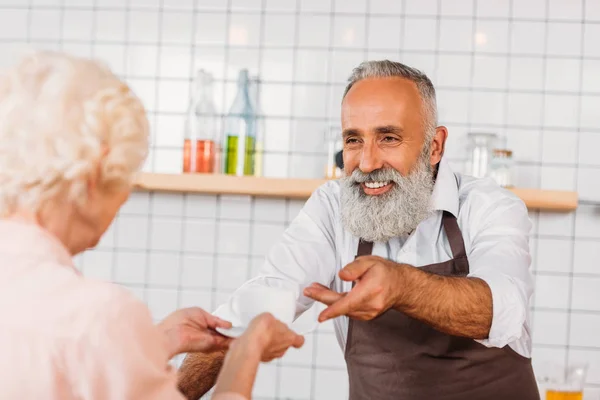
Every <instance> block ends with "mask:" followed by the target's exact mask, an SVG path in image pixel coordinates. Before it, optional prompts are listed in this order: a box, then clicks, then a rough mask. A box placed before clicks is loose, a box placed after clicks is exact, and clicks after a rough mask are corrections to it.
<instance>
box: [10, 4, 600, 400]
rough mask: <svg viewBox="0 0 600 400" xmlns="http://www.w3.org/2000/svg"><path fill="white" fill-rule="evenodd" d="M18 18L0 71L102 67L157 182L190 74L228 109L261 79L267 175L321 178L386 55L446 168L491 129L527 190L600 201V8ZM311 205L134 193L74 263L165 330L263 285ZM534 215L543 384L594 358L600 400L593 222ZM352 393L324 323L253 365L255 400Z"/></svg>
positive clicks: (93, 12) (596, 215)
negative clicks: (128, 112) (144, 126)
mask: <svg viewBox="0 0 600 400" xmlns="http://www.w3.org/2000/svg"><path fill="white" fill-rule="evenodd" d="M21 3H22V2H19V1H16V0H4V1H0V54H1V56H0V66H7V65H10V64H11V63H12V61H14V59H15V57H16V56H18V55H19V53H20V52H21V51H23V50H24V49H26V48H29V47H36V48H44V49H59V48H62V49H64V50H67V51H70V52H73V53H75V54H80V55H85V56H94V57H97V58H100V59H102V60H104V61H105V62H106V63H107V64H108V65H109V66H110V67H111V68H112V69H113V70H114V71H115V72H116V73H117V74H119V75H121V76H123V77H124V78H125V79H126V80H127V82H128V83H129V84H130V85H131V87H132V88H133V89H134V90H135V92H136V93H137V94H138V95H139V96H140V98H141V99H142V101H143V102H144V104H145V106H146V108H147V109H148V111H149V112H150V113H151V114H150V116H151V118H150V122H151V126H152V139H153V149H152V150H151V154H150V157H149V160H148V162H147V163H146V165H145V167H144V168H145V170H147V171H158V172H172V173H177V172H179V171H180V169H181V156H182V148H181V147H182V144H181V142H182V137H183V123H184V113H185V110H186V107H187V102H188V98H189V88H190V78H191V76H192V74H193V72H194V70H195V69H196V68H205V69H206V70H208V71H210V72H211V73H213V74H214V76H215V78H216V80H217V81H216V82H215V102H216V104H217V107H218V109H219V111H220V112H224V111H226V110H227V109H228V107H229V105H230V103H231V101H232V100H233V96H235V79H236V78H237V72H238V69H239V68H242V67H246V68H249V69H250V71H251V72H252V73H260V75H261V77H262V79H263V87H262V93H261V95H262V104H261V108H262V112H263V114H264V116H265V121H264V122H265V123H264V127H265V143H264V146H265V149H266V151H267V152H266V154H265V156H264V171H265V174H266V175H268V176H279V177H286V176H296V177H320V176H322V173H323V163H324V156H323V150H324V149H323V147H322V139H323V132H324V129H325V128H326V127H327V126H328V125H329V124H330V123H336V124H337V123H338V119H339V111H340V98H341V94H342V91H343V88H344V86H343V85H344V82H345V81H346V78H347V76H348V75H349V73H350V71H351V69H352V67H354V66H356V65H357V64H358V63H359V62H361V61H362V60H364V59H365V58H366V57H369V58H383V57H385V58H390V59H394V60H400V61H402V62H405V63H407V64H409V65H412V66H415V67H417V68H420V69H421V70H423V71H424V72H425V73H427V74H429V76H430V77H431V78H432V80H433V81H434V83H435V85H436V87H437V92H438V107H439V116H440V122H441V123H443V124H445V125H447V126H448V127H449V129H450V138H449V143H448V152H447V154H446V155H447V157H449V159H450V162H451V164H452V165H455V166H457V167H460V165H461V161H462V160H463V159H464V158H465V153H464V151H465V150H464V149H465V146H464V140H465V137H466V133H467V132H469V131H470V130H491V131H495V132H497V133H499V134H501V135H503V136H504V137H505V139H506V143H507V146H508V147H509V148H511V149H512V150H513V151H514V158H515V160H516V165H515V171H516V178H515V179H516V182H517V185H519V186H526V187H538V188H539V187H541V188H545V189H565V190H577V191H578V192H579V193H580V196H581V197H582V199H584V200H588V201H600V189H599V188H600V185H598V184H597V175H598V173H599V172H600V161H598V160H599V158H598V157H597V148H598V147H599V146H600V113H599V112H598V110H599V109H600V74H599V73H598V71H599V70H600V61H599V60H600V45H598V37H600V24H599V22H600V0H585V1H583V0H527V1H516V0H441V1H440V0H398V1H396V0H352V1H342V0H230V1H222V0H196V1H195V2H191V1H186V0H130V1H129V2H128V5H129V10H126V8H125V3H124V2H121V1H117V0H97V1H95V2H94V1H92V0H77V1H75V0H66V1H58V0H32V1H31V2H30V4H31V6H30V7H23V6H22V4H21ZM94 6H95V7H94ZM191 11H194V12H191ZM367 13H368V14H367ZM302 205H303V201H301V200H266V199H254V198H249V197H231V196H210V195H164V194H148V193H135V194H134V195H133V196H132V197H131V198H130V199H129V201H128V202H127V203H126V205H125V206H124V207H123V209H122V210H121V212H120V215H119V217H118V218H117V220H116V222H115V223H114V224H113V226H112V227H111V229H110V230H109V231H108V232H107V233H106V235H105V236H104V237H103V238H102V240H101V242H100V244H99V246H98V248H97V249H96V250H93V251H89V252H87V253H85V254H84V255H82V256H81V257H78V259H77V263H78V264H79V265H80V266H81V268H82V270H83V272H84V274H85V275H86V276H89V277H95V278H99V279H106V280H113V281H115V282H118V283H120V284H123V285H124V286H125V287H127V288H128V289H130V290H131V291H132V292H133V293H135V294H136V296H138V297H140V298H142V299H144V300H145V301H146V302H147V303H148V305H149V306H150V308H151V309H152V312H153V315H154V317H155V318H156V319H157V320H158V319H160V318H162V317H164V316H165V315H167V314H168V313H169V312H170V311H172V310H174V309H175V308H177V307H182V306H191V305H198V306H201V307H205V308H207V309H212V308H214V307H216V306H217V305H218V304H219V303H220V302H222V301H224V300H225V299H226V298H227V296H228V294H229V293H230V292H231V291H232V290H234V289H235V288H236V287H237V286H238V285H240V284H241V283H243V282H244V281H245V280H246V279H248V278H249V277H250V276H252V274H253V273H255V272H256V271H257V270H258V268H259V267H260V265H261V263H262V260H263V257H264V254H265V253H266V252H267V251H268V249H269V247H270V246H271V245H273V243H274V242H276V241H277V240H279V238H280V237H281V234H282V232H283V229H284V228H285V226H286V224H287V223H289V221H290V220H291V219H292V218H294V217H295V216H296V215H297V214H298V212H299V210H300V209H301V207H302ZM530 216H531V218H532V221H533V222H534V227H533V230H532V238H531V249H532V258H533V263H532V268H534V269H535V281H536V285H537V289H536V293H535V296H534V298H533V306H534V309H533V343H534V364H535V368H536V372H538V374H542V373H543V367H544V365H547V364H549V363H551V362H557V363H558V364H559V365H562V366H564V365H567V364H568V363H574V362H578V361H587V362H588V363H589V364H590V370H589V378H588V385H589V388H588V389H586V396H587V397H586V398H588V397H589V398H592V399H593V398H597V399H600V364H598V360H600V353H599V352H600V342H599V339H598V338H600V317H599V315H600V314H599V313H600V297H598V293H599V291H598V287H600V261H598V260H600V229H599V227H600V209H599V208H598V207H597V206H594V205H581V206H580V208H579V209H578V211H577V212H575V213H570V214H560V213H539V212H535V211H533V212H531V213H530ZM311 313H312V312H311ZM308 317H310V318H313V317H314V315H313V314H310V315H307V318H308ZM310 318H308V319H307V320H308V321H309V322H310ZM347 386H348V382H347V376H346V373H345V368H344V362H343V358H342V353H341V351H340V350H339V348H338V345H337V343H336V340H335V337H334V335H333V327H332V325H331V324H330V323H328V324H326V325H324V326H322V327H321V328H320V329H319V330H318V332H316V333H313V334H311V335H308V336H307V340H306V344H305V346H304V348H303V349H302V350H292V351H290V352H289V353H288V354H287V355H286V357H284V359H283V360H281V361H280V362H276V363H272V364H268V365H264V366H263V367H261V369H260V372H259V375H258V378H257V383H256V388H255V395H256V396H257V398H264V399H275V398H290V399H343V398H347ZM594 396H595V397H594Z"/></svg>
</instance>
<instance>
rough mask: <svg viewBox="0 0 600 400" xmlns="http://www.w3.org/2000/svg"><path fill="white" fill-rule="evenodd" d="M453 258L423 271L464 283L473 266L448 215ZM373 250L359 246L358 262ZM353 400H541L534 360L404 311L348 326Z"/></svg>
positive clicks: (367, 244)
mask: <svg viewBox="0 0 600 400" xmlns="http://www.w3.org/2000/svg"><path fill="white" fill-rule="evenodd" d="M442 223H443V226H444V231H445V232H446V236H447V237H448V241H449V242H450V248H451V250H452V257H453V258H452V259H451V260H449V261H446V262H442V263H438V264H431V265H426V266H423V267H421V269H423V270H424V271H428V272H431V273H435V274H439V275H448V276H466V275H467V274H468V273H469V261H468V260H467V255H466V252H465V245H464V242H463V238H462V234H461V232H460V229H459V227H458V223H457V222H456V218H455V217H454V216H453V215H452V214H450V213H448V212H446V211H444V215H443V217H442ZM372 250H373V243H370V242H363V241H360V242H359V246H358V254H357V257H359V256H363V255H369V254H371V252H372ZM345 358H346V363H347V365H348V374H349V378H350V399H351V400H367V399H368V400H479V399H481V400H539V399H540V395H539V392H538V387H537V384H536V381H535V377H534V375H533V369H532V367H531V359H529V358H526V357H522V356H521V355H519V354H517V353H516V352H514V351H513V350H512V349H511V348H510V347H509V346H505V347H504V348H497V347H490V348H488V347H485V346H484V345H482V344H480V343H477V342H476V341H474V340H473V339H469V338H463V337H458V336H451V335H447V334H444V333H441V332H439V331H437V330H435V329H434V328H432V327H430V326H429V325H427V324H425V323H423V322H420V321H417V320H416V319H414V318H411V317H409V316H407V315H405V314H403V313H401V312H399V311H396V310H388V311H386V312H385V313H383V314H382V315H380V316H379V317H377V318H375V319H373V320H371V321H359V320H354V319H352V318H351V319H350V323H349V327H348V338H347V342H346V351H345Z"/></svg>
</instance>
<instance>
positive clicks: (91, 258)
mask: <svg viewBox="0 0 600 400" xmlns="http://www.w3.org/2000/svg"><path fill="white" fill-rule="evenodd" d="M113 260H114V256H113V252H112V251H105V250H92V251H88V252H86V253H85V255H84V256H83V274H84V275H85V277H86V278H90V279H98V280H101V281H107V282H108V281H111V280H112V279H113V268H112V266H113Z"/></svg>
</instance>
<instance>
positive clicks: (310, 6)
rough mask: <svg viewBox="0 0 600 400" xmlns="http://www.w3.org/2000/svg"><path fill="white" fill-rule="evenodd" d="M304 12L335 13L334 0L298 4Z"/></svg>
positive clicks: (317, 0)
mask: <svg viewBox="0 0 600 400" xmlns="http://www.w3.org/2000/svg"><path fill="white" fill-rule="evenodd" d="M298 6H299V7H300V11H302V12H329V11H333V4H332V0H303V1H299V2H298Z"/></svg>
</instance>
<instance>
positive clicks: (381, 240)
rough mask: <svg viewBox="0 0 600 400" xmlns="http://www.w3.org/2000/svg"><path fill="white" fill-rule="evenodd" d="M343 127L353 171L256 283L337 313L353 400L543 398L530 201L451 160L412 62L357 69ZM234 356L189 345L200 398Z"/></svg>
mask: <svg viewBox="0 0 600 400" xmlns="http://www.w3.org/2000/svg"><path fill="white" fill-rule="evenodd" d="M342 128H343V141H344V149H343V159H344V172H345V177H344V178H342V179H340V180H338V181H330V182H328V183H326V184H325V185H323V186H322V187H320V188H319V189H318V190H316V191H315V192H314V194H313V195H312V196H311V198H310V199H309V200H308V201H307V203H306V204H305V206H304V208H303V209H302V211H301V212H300V213H299V215H298V216H297V217H296V218H295V219H294V221H293V222H292V223H291V225H290V226H289V227H288V229H287V230H286V232H285V234H284V235H283V238H282V240H281V241H280V242H279V243H277V244H276V245H275V246H274V247H273V248H272V249H271V251H270V252H269V254H268V257H267V259H266V262H265V265H264V267H263V268H262V271H261V273H260V275H259V276H258V277H257V278H255V279H253V280H252V281H250V282H248V283H247V284H246V285H265V286H283V287H289V288H291V289H294V288H300V289H302V290H299V294H298V299H297V303H296V306H297V307H296V311H297V316H298V315H300V314H301V313H302V312H304V311H306V310H307V309H308V308H309V307H310V306H311V305H312V304H313V302H314V301H315V300H316V301H319V302H322V303H325V304H326V305H328V307H327V308H326V309H325V310H324V311H323V312H322V313H321V314H320V315H319V321H320V322H323V321H326V320H329V319H334V321H333V322H334V325H335V330H336V335H337V338H338V341H339V343H340V346H341V347H342V349H343V351H344V353H345V359H346V362H347V366H348V373H349V380H350V399H352V400H362V399H365V400H366V399H383V400H392V399H394V400H428V399H437V400H459V399H460V400H464V399H486V400H506V399H521V400H534V399H539V393H538V388H537V385H536V382H535V378H534V375H533V371H532V367H531V359H530V354H531V338H530V326H529V301H530V298H531V295H532V292H533V286H532V277H531V274H530V271H529V265H530V262H531V256H530V253H529V245H528V236H529V230H530V228H531V223H530V221H529V218H528V214H527V208H526V207H525V205H524V204H523V202H522V201H521V200H519V199H518V198H517V197H516V196H514V195H513V194H511V193H510V192H508V191H506V190H504V189H502V188H500V187H498V186H497V185H495V184H494V183H493V182H492V181H491V180H478V179H474V178H471V177H466V176H462V175H460V174H457V173H454V172H453V171H452V170H451V169H450V167H449V165H448V164H447V162H446V161H445V160H444V158H443V154H444V147H445V143H446V138H447V135H448V131H447V129H446V128H445V127H443V126H437V107H436V98H435V89H434V87H433V85H432V83H431V81H430V80H429V79H428V78H427V76H425V75H424V74H422V73H421V72H419V71H418V70H415V69H413V68H410V67H408V66H406V65H403V64H400V63H395V62H390V61H371V62H365V63H362V64H361V65H360V66H359V67H358V68H355V70H354V71H353V74H352V76H351V77H350V79H349V84H348V86H347V88H346V91H345V93H344V97H343V100H342ZM234 296H235V294H234ZM232 312H233V311H232V310H231V309H230V308H229V307H228V306H227V305H224V306H222V307H220V308H219V309H218V310H217V311H216V314H217V315H219V316H221V317H223V318H228V317H231V316H232ZM221 359H222V355H220V354H215V355H211V356H198V355H190V356H188V358H187V359H186V361H185V362H184V365H183V366H182V369H181V371H180V376H181V381H180V389H181V390H182V391H183V393H184V394H186V395H187V396H188V398H190V399H192V398H198V397H199V396H200V395H201V394H203V393H204V392H205V391H206V390H208V389H209V388H208V387H206V386H204V387H202V386H201V382H200V377H201V378H202V381H203V382H204V383H206V382H207V381H208V377H209V376H210V375H214V374H215V373H216V371H218V367H219V364H220V362H221V361H220V360H221Z"/></svg>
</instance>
